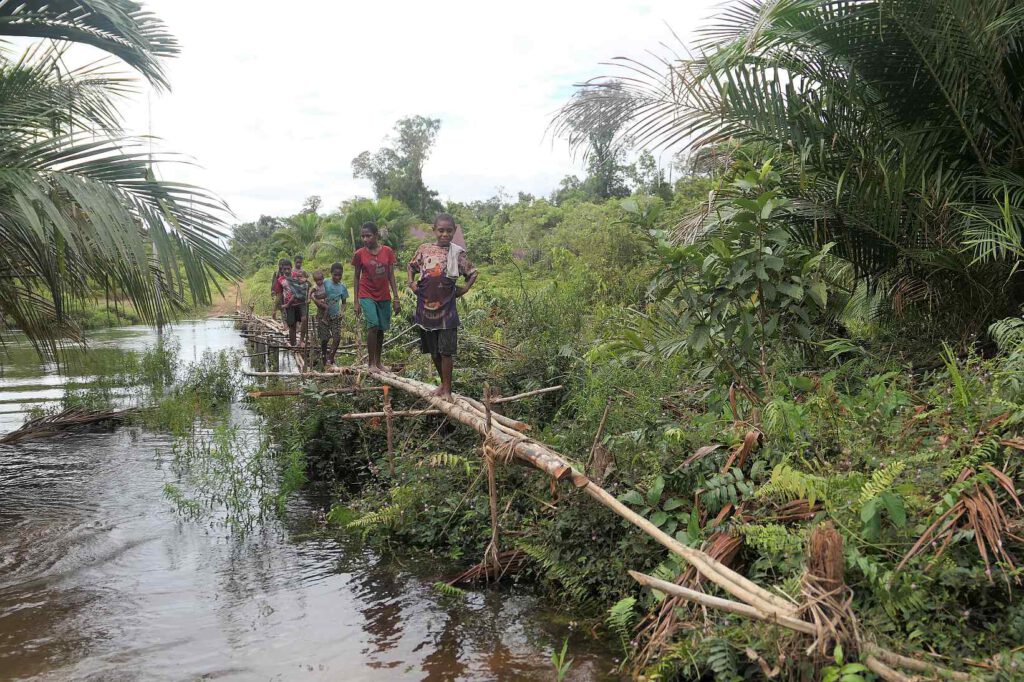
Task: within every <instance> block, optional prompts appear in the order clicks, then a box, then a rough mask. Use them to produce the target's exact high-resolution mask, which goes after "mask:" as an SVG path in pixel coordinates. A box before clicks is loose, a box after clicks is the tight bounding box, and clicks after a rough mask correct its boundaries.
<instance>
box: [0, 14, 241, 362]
mask: <svg viewBox="0 0 1024 682" xmlns="http://www.w3.org/2000/svg"><path fill="white" fill-rule="evenodd" d="M0 35H12V36H34V37H40V38H50V39H54V40H60V41H69V40H70V41H77V42H83V43H87V44H90V45H92V46H94V47H98V48H100V49H102V50H105V51H107V52H109V53H110V54H112V55H114V56H116V57H117V58H118V59H119V60H120V61H122V62H123V63H125V64H128V65H129V66H131V67H133V68H135V69H136V70H137V71H139V72H140V73H141V74H142V75H143V76H144V77H145V78H147V79H148V80H149V81H150V82H151V83H152V84H154V85H155V86H157V87H161V88H163V87H166V85H167V83H166V80H165V78H164V75H163V71H162V67H161V63H160V60H161V59H163V58H165V57H169V56H172V55H174V54H176V52H177V44H176V42H175V41H174V39H173V38H172V37H171V36H170V35H169V34H168V33H167V32H166V30H165V28H164V26H163V24H162V23H161V22H159V20H157V19H156V18H155V17H154V16H153V15H152V14H150V13H148V12H146V11H144V10H143V9H142V8H141V7H140V6H139V5H138V4H137V3H134V2H131V1H130V0H107V1H106V2H103V3H92V2H84V1H82V2H76V1H70V0H61V1H58V2H52V1H46V0H25V1H21V2H17V3H0ZM66 49H67V46H66V45H64V46H53V45H37V46H34V47H32V48H30V49H29V50H28V51H27V52H26V53H25V54H24V55H23V56H21V57H20V58H17V59H15V58H14V55H12V53H11V52H10V49H9V47H7V46H6V45H3V44H0V282H2V284H3V286H0V317H2V318H3V321H2V322H0V325H4V324H6V323H7V322H10V323H13V324H14V325H15V326H17V327H18V328H20V329H21V330H22V331H24V332H25V333H26V334H27V335H28V337H29V338H30V339H31V340H32V341H33V343H35V344H36V345H37V348H39V349H40V350H41V351H44V352H45V351H52V350H55V349H56V346H57V343H58V339H60V338H66V337H70V338H72V339H74V338H80V336H79V331H80V330H78V329H77V328H76V326H75V325H74V323H73V322H72V321H71V320H70V319H69V318H68V317H67V315H66V311H67V308H68V306H69V305H70V304H73V303H74V302H75V301H81V300H84V299H85V298H86V297H87V296H88V294H89V291H90V289H91V287H92V286H94V285H107V286H110V287H113V288H114V289H119V290H120V291H121V292H122V293H123V295H124V296H126V297H127V298H128V299H129V300H130V301H131V302H132V304H133V305H134V307H135V308H136V310H137V311H138V312H139V314H140V315H141V316H142V317H143V318H144V319H146V320H148V321H155V320H157V319H159V317H160V315H161V314H166V313H173V312H174V311H175V310H179V309H181V308H182V307H183V306H185V305H186V303H187V299H188V298H191V299H192V300H193V301H196V302H206V301H209V299H210V294H211V281H212V275H214V274H217V275H222V276H235V275H236V274H237V273H238V264H237V262H236V261H235V260H234V258H232V257H231V256H230V254H229V253H228V252H227V251H226V250H225V248H224V246H223V244H222V240H223V236H224V231H223V230H224V222H223V219H222V217H221V216H223V215H224V214H225V213H226V207H225V206H224V205H223V203H222V202H221V201H220V200H219V199H217V198H216V197H215V196H213V195H211V194H210V193H208V192H206V191H204V190H201V189H198V188H195V187H192V186H189V185H184V184H181V183H176V182H168V181H163V180H159V179H157V177H156V175H155V170H156V169H159V168H160V167H161V162H162V161H166V160H169V159H168V157H165V156H158V157H154V156H153V155H152V154H151V153H149V152H148V150H147V148H146V145H145V144H144V143H143V141H141V140H136V139H131V138H127V137H125V135H124V133H123V130H122V128H121V125H120V120H119V118H118V114H117V110H116V101H117V99H118V98H119V97H121V96H123V95H125V94H126V93H128V92H131V90H132V82H131V80H130V79H129V78H127V77H126V76H125V75H124V74H123V73H120V72H118V71H117V70H116V69H115V68H114V67H115V66H116V63H115V62H114V60H110V59H107V60H104V61H101V62H98V63H95V64H91V65H88V66H86V67H82V68H79V69H68V68H67V67H66V66H65V63H64V60H63V59H62V55H63V53H64V51H65V50H66Z"/></svg>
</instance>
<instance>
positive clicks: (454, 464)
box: [419, 452, 474, 476]
mask: <svg viewBox="0 0 1024 682" xmlns="http://www.w3.org/2000/svg"><path fill="white" fill-rule="evenodd" d="M473 464H474V462H472V461H471V460H470V459H469V458H468V457H463V456H462V455H456V454H453V453H450V452H438V453H436V454H433V455H431V456H430V457H427V458H426V459H422V460H420V462H419V466H421V467H422V466H428V467H431V468H434V469H462V470H463V471H464V472H465V473H466V475H467V476H469V475H471V474H472V473H473Z"/></svg>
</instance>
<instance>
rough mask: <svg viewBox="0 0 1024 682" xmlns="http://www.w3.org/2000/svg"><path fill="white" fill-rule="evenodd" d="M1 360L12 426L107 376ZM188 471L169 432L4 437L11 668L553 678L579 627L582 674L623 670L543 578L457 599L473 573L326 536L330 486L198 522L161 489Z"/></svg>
mask: <svg viewBox="0 0 1024 682" xmlns="http://www.w3.org/2000/svg"><path fill="white" fill-rule="evenodd" d="M165 334H167V335H170V336H173V337H175V338H176V339H177V340H178V343H179V344H180V348H181V351H180V357H181V360H182V361H183V362H189V361H191V360H193V359H195V358H197V357H198V356H199V355H201V353H202V352H203V351H204V350H206V349H215V350H216V349H221V348H234V347H239V346H240V345H241V341H240V339H239V337H238V336H237V335H236V332H235V331H234V329H233V327H232V326H231V323H230V322H228V321H222V320H203V321H195V322H185V323H181V324H179V325H176V326H175V327H173V328H172V329H171V330H170V331H167V332H165ZM154 340H155V336H154V332H153V331H151V330H149V329H147V328H142V327H130V328H123V329H116V330H106V331H104V332H102V333H97V334H94V335H93V336H92V338H91V340H90V351H89V352H91V353H106V354H109V355H111V357H113V358H114V359H115V361H116V357H117V354H118V353H119V352H124V351H125V350H140V349H143V348H145V347H147V346H149V345H151V344H152V343H154ZM2 353H3V351H0V365H2V373H0V433H5V432H7V431H10V430H13V429H15V428H17V427H18V426H19V425H20V424H21V422H22V420H23V417H24V412H25V410H26V409H27V408H28V407H30V406H32V405H45V404H47V403H48V402H52V401H56V400H59V399H60V397H61V395H62V394H63V390H64V386H65V384H68V383H69V382H70V383H72V384H82V385H88V384H89V382H90V381H93V380H95V377H94V376H90V375H89V374H87V373H86V374H75V371H74V370H73V369H72V370H70V371H68V372H66V373H60V372H58V371H57V368H56V367H55V366H53V365H50V364H46V363H41V362H40V361H39V359H38V358H37V357H36V356H35V355H34V354H33V353H32V352H31V351H30V349H28V348H26V347H24V346H18V345H13V346H9V347H8V350H7V354H6V355H3V354H2ZM232 419H233V420H235V421H236V422H237V423H239V424H240V425H241V427H242V428H246V425H247V424H251V423H252V421H253V420H254V419H255V417H254V416H253V415H252V414H251V413H249V412H248V411H247V410H246V409H245V408H244V407H243V406H241V405H238V406H235V408H234V410H233V413H232ZM179 477H180V473H179V471H178V469H177V468H176V467H174V466H173V455H172V452H171V440H170V438H169V437H166V436H163V435H160V434H153V433H149V432H146V431H144V430H142V429H140V428H138V427H126V428H121V429H119V430H117V431H114V432H109V433H92V434H84V435H78V436H73V437H67V438H62V439H59V440H52V441H28V442H26V443H24V444H22V445H20V446H17V447H14V446H2V445H0V679H15V680H20V679H40V680H50V679H53V680H136V679H138V680H195V679H230V680H393V679H414V680H447V679H467V680H496V679H506V680H518V679H524V680H553V679H555V674H554V669H553V667H552V665H551V661H550V657H551V652H552V650H553V648H555V647H556V646H557V647H559V648H560V647H561V644H562V641H563V640H564V639H565V638H566V637H568V638H569V651H570V656H571V657H572V658H573V659H574V661H573V665H572V668H571V671H570V674H569V676H568V678H567V679H570V680H591V679H618V678H617V677H615V676H612V675H610V671H611V670H612V668H613V667H614V666H615V660H614V657H615V652H614V651H611V650H609V647H608V645H606V644H604V643H602V642H598V641H595V640H594V639H593V638H591V637H590V636H588V635H584V634H582V633H580V632H578V631H576V630H575V629H574V628H572V627H570V624H569V623H568V622H567V621H566V618H565V615H564V614H560V613H558V610H557V605H551V604H549V603H547V602H545V601H544V600H542V599H539V598H537V597H536V596H534V595H533V594H531V593H530V592H529V591H528V590H526V589H525V588H521V587H516V586H511V587H503V588H500V589H487V590H480V591H475V592H470V593H468V594H467V596H466V597H465V598H461V599H459V598H452V597H445V596H443V595H440V594H439V593H437V592H436V591H435V590H434V588H433V587H432V583H433V581H435V580H437V579H438V578H439V577H441V576H443V575H447V574H450V573H452V572H453V571H454V569H458V568H461V567H453V566H448V565H444V564H438V563H436V562H433V561H429V560H425V559H423V558H421V557H415V556H408V555H406V556H403V555H402V553H401V551H400V549H399V550H396V551H395V552H394V553H393V554H391V555H387V556H385V555H382V554H380V553H378V552H376V551H373V550H370V549H367V548H366V547H364V546H363V545H361V544H360V543H359V541H358V538H356V537H352V536H350V535H346V534H344V533H331V532H327V531H325V530H324V529H323V527H322V525H321V524H320V523H319V522H318V521H317V512H318V511H319V510H320V509H321V508H322V505H323V504H324V503H325V502H326V501H325V500H323V499H317V498H316V497H315V496H314V495H313V494H312V493H309V494H307V495H305V496H297V497H295V498H294V499H292V500H291V501H290V502H289V504H288V507H287V511H286V513H285V514H284V515H283V516H282V517H276V516H275V517H274V518H272V519H270V520H268V521H265V522H263V523H262V524H261V525H259V526H258V527H257V528H256V529H255V530H253V531H251V532H249V533H247V534H245V535H239V534H237V533H232V532H231V531H230V530H227V529H226V528H225V527H224V526H223V524H219V523H217V522H216V510H214V514H213V516H212V517H211V518H209V519H206V520H204V521H201V522H195V521H188V520H186V519H184V518H183V517H182V516H180V515H179V514H178V513H177V511H176V510H175V508H174V507H173V506H172V505H171V504H170V503H169V502H168V501H167V499H165V497H164V494H163V489H164V486H165V484H167V483H172V484H180V483H181V481H179V480H178V479H179Z"/></svg>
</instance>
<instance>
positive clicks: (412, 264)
mask: <svg viewBox="0 0 1024 682" xmlns="http://www.w3.org/2000/svg"><path fill="white" fill-rule="evenodd" d="M419 255H420V250H419V249H416V253H415V254H414V255H413V257H412V260H411V261H409V264H408V265H407V266H405V274H406V275H407V276H408V278H409V283H408V286H409V291H411V292H412V293H414V294H415V293H416V271H417V270H418V269H419V268H418V267H417V266H416V260H417V257H418V256H419Z"/></svg>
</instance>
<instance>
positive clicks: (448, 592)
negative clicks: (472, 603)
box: [434, 580, 466, 598]
mask: <svg viewBox="0 0 1024 682" xmlns="http://www.w3.org/2000/svg"><path fill="white" fill-rule="evenodd" d="M434 589H435V590H437V591H438V592H440V593H441V594H443V595H444V596H446V597H458V598H462V597H465V596H466V591H465V590H462V589H459V588H458V587H455V586H454V585H449V584H448V583H446V582H444V581H443V580H439V581H437V582H436V583H434Z"/></svg>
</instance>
